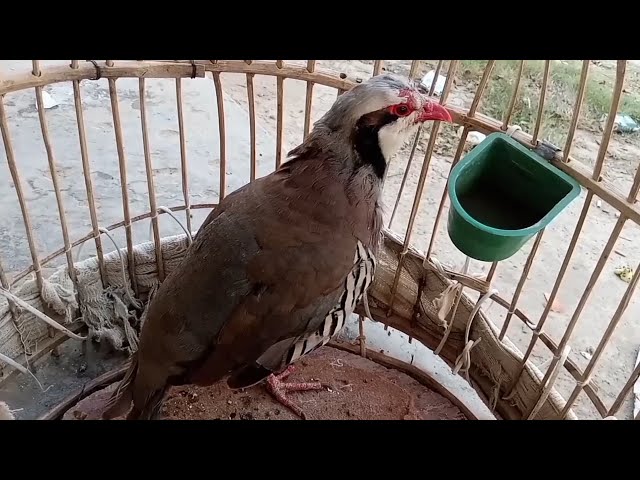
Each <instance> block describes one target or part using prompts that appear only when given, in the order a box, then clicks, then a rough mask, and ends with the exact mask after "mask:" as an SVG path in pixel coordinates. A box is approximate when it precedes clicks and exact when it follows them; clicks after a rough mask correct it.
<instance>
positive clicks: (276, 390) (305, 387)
mask: <svg viewBox="0 0 640 480" xmlns="http://www.w3.org/2000/svg"><path fill="white" fill-rule="evenodd" d="M293 370H294V367H293V365H289V366H288V367H287V369H286V370H285V371H284V372H282V373H280V374H278V375H273V374H271V375H269V377H268V378H267V390H268V391H269V393H270V394H271V395H273V396H274V397H275V398H276V400H278V402H280V403H281V404H282V405H284V406H285V407H287V408H288V409H290V410H291V411H292V412H293V413H295V414H296V415H298V416H299V417H300V418H302V419H303V420H306V416H305V414H304V412H303V411H302V409H301V408H300V407H298V406H297V405H296V404H295V403H293V402H292V401H291V400H289V399H288V398H287V396H286V393H287V392H306V391H309V390H322V389H324V388H327V386H326V385H323V384H322V383H320V382H304V383H286V382H283V380H284V379H285V378H287V377H288V376H289V375H291V373H292V372H293Z"/></svg>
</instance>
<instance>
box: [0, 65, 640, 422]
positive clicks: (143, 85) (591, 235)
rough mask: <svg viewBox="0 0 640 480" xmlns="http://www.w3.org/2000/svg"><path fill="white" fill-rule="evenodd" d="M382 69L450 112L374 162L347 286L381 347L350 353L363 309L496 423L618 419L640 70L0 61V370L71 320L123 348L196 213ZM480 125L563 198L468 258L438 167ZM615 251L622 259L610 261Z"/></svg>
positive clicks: (637, 182) (447, 167)
mask: <svg viewBox="0 0 640 480" xmlns="http://www.w3.org/2000/svg"><path fill="white" fill-rule="evenodd" d="M329 64H331V65H329ZM329 67H330V68H329ZM596 68H597V69H599V70H597V71H596V72H594V69H596ZM349 69H350V70H349ZM385 69H386V70H390V71H395V72H397V73H401V74H404V75H409V76H411V77H412V78H416V79H426V78H430V79H432V80H431V83H430V84H429V85H426V86H427V87H428V88H429V94H430V95H432V96H433V97H434V98H436V99H437V101H439V102H440V103H442V104H444V105H445V106H446V107H447V109H448V110H449V111H450V113H451V115H452V117H453V119H454V123H455V125H440V123H439V122H436V123H434V125H433V126H431V128H429V129H425V130H429V131H423V130H422V129H421V130H420V131H418V133H417V134H416V137H415V138H414V139H413V141H412V142H410V143H409V144H408V145H406V146H405V147H403V149H402V151H401V152H400V153H399V154H398V155H397V156H396V157H395V158H394V159H393V161H392V162H391V164H390V166H389V168H388V171H387V176H386V178H385V191H384V201H385V203H386V205H387V210H388V211H387V212H386V217H385V222H384V223H385V225H387V226H388V229H387V230H386V231H385V240H384V248H383V249H382V251H381V254H380V259H379V265H380V269H379V273H377V275H376V278H375V281H374V284H373V286H372V288H371V290H370V292H369V294H368V298H369V307H370V312H371V315H372V317H373V318H372V319H368V318H367V319H366V320H363V318H365V317H366V312H365V311H364V309H361V310H359V311H358V312H357V314H358V315H359V317H360V321H359V322H358V321H356V323H357V327H356V328H358V329H359V336H360V338H361V340H360V342H361V347H360V350H358V351H359V352H360V353H361V354H363V355H368V356H369V357H374V356H377V357H378V358H379V360H381V361H383V359H382V356H381V355H380V354H379V353H377V352H375V351H374V350H371V349H367V331H370V329H375V328H378V326H377V325H375V323H380V324H382V325H383V326H384V329H385V330H386V331H387V335H391V332H392V331H394V332H396V335H399V333H397V332H401V333H402V334H404V335H406V336H407V337H408V344H409V345H412V344H414V343H418V344H421V345H424V346H426V347H427V348H428V349H430V350H432V351H433V352H435V353H436V354H437V355H438V356H439V357H440V358H441V359H442V360H444V362H446V363H447V364H448V365H449V366H450V367H451V369H452V371H453V372H454V373H455V374H459V375H462V377H463V378H465V379H466V380H467V381H468V382H469V383H470V384H471V386H472V387H473V388H474V389H475V390H476V391H477V392H479V394H480V395H481V397H482V398H483V399H484V400H485V401H486V403H487V405H488V406H489V407H490V408H491V409H492V410H493V411H494V412H496V414H497V415H498V416H499V417H501V418H506V419H531V418H545V419H571V418H605V417H611V416H617V417H619V418H629V417H632V416H633V413H631V412H632V411H633V406H632V399H631V393H632V390H633V387H634V385H635V383H636V382H637V380H638V377H639V376H640V366H638V365H636V357H635V351H636V350H637V348H638V345H639V344H640V329H638V328H637V326H636V327H635V329H634V327H633V325H630V324H631V322H633V319H634V318H635V319H636V320H635V321H636V324H637V318H638V308H639V307H638V305H637V302H636V303H634V300H635V297H634V293H635V289H636V284H637V282H638V276H637V275H632V274H629V272H633V271H634V268H635V270H636V271H637V267H636V265H635V264H633V262H634V261H635V262H638V256H639V255H640V250H638V249H637V248H636V247H635V246H633V245H631V242H630V241H629V239H630V238H632V237H633V236H634V235H636V236H637V228H638V225H640V207H639V206H638V203H637V197H638V191H639V190H640V169H639V168H638V160H637V157H634V156H633V154H634V152H635V150H634V151H632V150H631V148H630V147H629V144H628V143H625V138H624V137H623V136H622V135H621V134H619V133H616V132H619V131H620V128H619V127H620V120H619V117H618V115H619V114H623V113H624V108H631V107H634V106H635V103H633V99H632V100H627V99H626V98H625V96H628V95H627V88H630V87H628V84H629V82H630V81H631V80H633V81H635V79H636V76H638V78H640V75H638V74H637V73H636V72H635V70H633V69H632V68H631V67H630V66H629V65H628V62H627V61H618V62H617V63H614V64H613V65H608V66H607V68H604V67H601V65H600V64H598V63H596V64H595V65H594V64H593V62H592V61H586V60H585V61H583V62H578V63H577V64H575V62H574V63H570V62H559V61H549V60H547V61H539V62H534V61H529V60H527V61H515V62H507V61H494V60H490V61H484V62H477V61H459V60H451V61H446V60H445V61H426V60H413V61H381V60H378V61H369V62H365V61H358V62H351V64H350V63H349V62H333V63H332V62H325V61H315V60H309V61H282V60H274V61H252V60H238V61H222V60H171V61H135V62H133V61H113V60H106V61H97V60H95V61H94V60H91V61H78V60H72V61H67V62H64V63H62V64H60V62H57V63H56V62H53V64H51V65H44V63H43V62H39V61H34V62H33V63H32V65H31V66H30V67H29V68H26V67H25V68H24V69H20V70H19V69H16V70H5V71H1V70H0V75H1V76H0V130H1V133H2V140H3V142H2V145H3V157H5V158H6V161H5V162H4V165H2V166H1V167H0V168H2V169H1V170H0V172H2V173H0V195H1V196H2V198H3V201H2V204H0V208H2V210H3V212H4V211H6V212H8V213H9V215H8V216H7V217H6V218H5V219H3V223H0V233H1V234H2V237H1V238H2V239H3V240H2V249H1V250H0V285H1V286H2V288H1V289H0V368H1V374H2V377H1V378H0V382H7V381H8V380H9V379H11V378H14V377H13V376H14V374H16V373H19V372H20V371H22V372H23V373H25V372H26V373H33V372H36V370H35V365H34V363H35V362H36V360H38V358H40V357H42V356H43V355H45V354H47V353H50V352H53V353H54V354H55V353H56V348H57V346H59V345H60V344H61V343H62V342H64V341H65V340H66V339H68V338H69V336H72V335H76V334H77V335H76V338H81V339H83V341H84V342H88V341H89V339H91V338H93V339H99V340H100V341H104V342H106V343H108V344H109V345H111V346H112V347H113V348H114V349H115V350H121V351H123V352H128V351H131V350H134V349H135V348H136V345H137V343H136V342H137V329H138V328H139V325H140V323H141V322H142V321H143V319H144V315H145V311H144V305H145V304H146V301H147V300H148V299H149V298H150V297H151V296H152V295H153V294H154V293H155V288H156V286H157V285H158V284H159V282H161V281H162V280H163V279H164V278H165V277H166V275H167V274H169V273H170V272H171V270H172V268H174V267H175V266H176V265H177V263H178V262H179V261H180V259H181V257H182V255H183V254H184V252H185V250H186V248H187V247H188V245H189V242H190V235H192V234H194V233H195V231H197V228H198V226H199V224H200V222H201V221H202V220H203V219H204V218H205V215H206V214H207V213H208V211H209V210H210V209H212V208H215V207H216V205H217V203H218V201H219V199H221V198H223V197H224V196H225V195H227V194H228V193H230V192H231V191H233V190H235V189H236V188H238V187H240V186H241V185H242V184H244V183H246V182H250V181H253V180H255V178H257V177H260V176H262V175H264V174H266V173H269V172H270V171H272V170H273V169H274V168H275V167H277V166H278V165H280V163H281V162H284V161H285V160H286V153H287V152H288V151H289V150H290V149H291V148H292V147H293V146H295V145H297V144H298V143H299V142H300V141H302V139H303V138H304V137H306V135H308V133H309V131H310V130H311V129H312V128H313V123H314V121H315V120H316V119H318V118H319V117H320V116H321V115H322V113H323V112H324V111H326V110H327V109H328V108H329V106H330V105H331V103H332V102H333V101H334V99H335V98H336V95H340V94H341V93H342V92H345V91H347V90H349V89H350V88H351V87H353V86H354V85H355V84H356V83H358V82H361V81H362V80H363V79H364V78H366V75H369V76H371V75H377V74H379V73H381V72H382V71H383V70H385ZM429 72H430V74H431V76H429V75H425V74H426V73H429ZM570 73H571V74H572V75H573V76H571V75H569V74H570ZM441 79H442V80H441ZM593 92H595V93H593ZM534 94H535V97H534V96H533V95H534ZM596 94H597V95H596ZM570 95H573V96H572V97H571V96H570ZM598 95H600V96H598ZM33 97H35V101H33ZM601 97H602V98H601ZM603 99H604V100H603ZM590 102H591V103H590ZM567 104H568V105H567ZM594 105H595V106H594ZM638 105H640V101H639V102H638ZM638 111H640V107H638ZM594 112H596V113H598V114H600V118H599V121H598V122H596V123H597V125H596V126H594V122H591V123H589V122H590V121H591V120H590V119H592V118H593V117H594V115H595V113H594ZM603 112H604V113H603ZM36 127H37V130H36ZM493 132H505V133H507V134H508V135H510V136H511V137H512V138H513V139H515V140H516V141H518V142H519V143H520V144H522V145H524V146H525V147H527V148H528V149H532V150H534V151H536V152H538V153H539V154H540V155H542V156H543V157H544V158H545V159H546V160H547V161H549V162H550V163H551V164H552V165H554V166H555V167H557V168H559V169H560V170H561V171H563V172H565V173H566V174H568V175H569V176H571V177H572V178H574V179H575V180H577V181H578V182H579V183H580V184H581V185H582V187H583V192H582V195H581V197H580V200H579V201H576V202H575V205H572V206H571V207H570V208H568V209H567V212H566V213H563V214H562V215H561V216H560V217H559V218H558V219H557V220H556V221H554V222H553V223H552V224H551V225H549V226H548V227H547V228H545V229H544V230H542V231H540V232H539V233H538V234H537V235H536V236H535V238H534V239H533V240H531V241H529V242H528V243H527V244H526V245H525V247H524V248H523V249H522V251H520V252H518V253H517V254H516V255H514V256H513V257H512V258H510V259H508V260H505V261H502V262H494V263H483V262H478V261H475V260H470V259H469V258H465V257H464V255H463V254H461V253H460V252H458V251H457V250H456V249H455V247H453V245H452V244H451V242H450V241H449V239H448V238H447V235H446V225H444V224H445V223H446V222H442V216H443V215H445V214H446V213H447V212H448V209H449V205H448V197H447V194H446V192H447V183H448V175H449V173H450V172H451V169H452V168H453V167H454V166H455V165H456V164H457V163H458V162H459V161H460V160H461V159H462V158H464V156H465V155H466V153H468V151H469V150H470V149H472V148H473V147H474V145H475V144H477V140H474V139H476V138H478V135H479V134H482V135H488V134H491V133H493ZM585 132H590V133H589V135H591V136H588V135H587V133H585ZM594 132H595V133H594ZM36 133H37V134H38V135H39V137H38V136H36ZM631 135H633V134H631ZM592 137H593V138H596V137H597V138H596V139H595V140H593V141H591V140H589V139H591V138H592ZM480 138H481V137H480ZM40 143H41V144H42V147H43V148H41V149H39V148H38V147H39V146H40V145H39V144H40ZM36 144H37V145H36ZM107 144H109V145H112V146H109V147H107V146H105V145H107ZM614 144H616V147H615V149H614V148H613V146H614ZM29 145H31V146H29ZM556 145H562V148H560V147H557V146H556ZM612 152H615V153H612ZM621 152H623V153H621ZM625 152H626V156H625V157H624V158H623V160H624V162H626V163H624V167H621V166H620V165H621V163H620V156H621V155H622V156H624V155H625ZM632 157H633V158H632ZM633 162H635V164H632V163H633ZM623 173H624V175H623ZM80 177H82V178H80ZM53 219H55V222H57V223H58V225H57V226H56V227H55V228H53V227H51V223H52V221H53ZM56 228H57V232H56ZM443 230H444V232H443ZM56 235H60V238H56ZM105 242H106V243H105ZM621 244H624V245H622V246H621ZM625 252H626V253H625ZM614 256H615V257H616V258H615V260H614V259H613V258H612V257H614ZM615 262H618V263H620V262H625V263H626V262H631V263H630V264H627V266H626V267H625V268H626V270H624V269H622V270H624V271H622V270H620V269H618V270H616V272H617V276H616V275H613V273H612V272H613V270H614V269H616V268H617V267H618V264H617V263H615ZM605 272H606V274H605ZM621 272H622V273H621ZM625 272H626V276H625ZM621 279H624V280H625V281H626V282H627V283H624V282H623V281H621ZM34 309H35V310H37V311H40V312H41V313H42V314H44V315H42V314H40V315H37V311H35V312H34ZM633 311H635V312H636V313H635V314H634V313H633ZM43 317H44V318H43ZM114 318H115V319H116V320H113V319H114ZM47 319H54V320H55V322H53V324H52V323H51V322H50V321H48V320H47ZM87 332H88V333H87ZM78 335H80V336H78ZM85 335H86V336H85ZM385 336H386V335H385ZM634 342H635V343H634ZM335 344H336V345H337V343H335ZM345 348H347V347H345ZM407 348H409V347H407ZM620 356H624V359H621V358H620ZM384 361H387V363H389V364H393V362H396V363H398V360H393V359H389V358H388V357H387V358H386V360H384ZM17 367H20V368H17ZM407 368H409V367H407ZM410 368H413V369H414V370H416V369H417V367H415V366H412V367H410ZM418 370H419V369H417V370H416V371H418ZM420 371H422V370H420ZM417 374H418V375H420V374H421V373H419V372H418V373H417ZM109 375H111V376H110V377H109V379H113V378H115V377H114V373H110V374H109ZM422 375H425V374H424V371H422ZM107 376H108V375H107ZM112 377H113V378H112ZM97 381H98V380H96V381H95V382H97ZM1 384H2V383H0V385H1ZM96 385H97V384H96ZM93 387H95V385H94V386H93ZM93 387H92V388H93ZM636 416H637V412H636Z"/></svg>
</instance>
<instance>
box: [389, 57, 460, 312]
mask: <svg viewBox="0 0 640 480" xmlns="http://www.w3.org/2000/svg"><path fill="white" fill-rule="evenodd" d="M457 66H458V60H450V61H449V69H448V71H447V81H446V82H445V85H444V90H443V92H442V96H441V97H440V104H441V105H444V103H445V102H446V100H447V97H448V96H449V92H450V90H451V87H452V85H453V80H454V78H455V73H456V68H457ZM434 78H435V79H437V77H434ZM439 128H440V122H439V121H435V122H433V127H432V128H431V135H430V137H429V144H428V145H427V151H426V153H425V156H424V161H423V162H422V169H421V171H420V177H419V179H418V186H417V188H416V194H415V196H414V198H413V206H412V208H411V213H410V215H409V222H408V224H407V233H406V235H405V239H404V244H403V247H402V251H401V252H400V256H399V258H398V266H397V268H396V273H395V276H394V279H393V285H392V287H391V301H390V303H389V308H388V310H389V312H391V310H392V309H393V304H394V303H395V299H396V293H397V289H398V281H399V280H400V273H401V272H402V267H403V265H404V259H405V257H406V255H407V252H408V247H409V243H410V242H411V233H412V231H413V224H414V223H415V220H416V217H417V215H418V209H419V208H420V201H421V200H422V193H423V190H424V185H425V182H426V178H427V172H428V170H429V164H430V163H431V157H432V155H433V149H434V148H435V143H436V139H437V137H438V130H439Z"/></svg>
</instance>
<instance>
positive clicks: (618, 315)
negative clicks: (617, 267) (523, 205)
mask: <svg viewBox="0 0 640 480" xmlns="http://www.w3.org/2000/svg"><path fill="white" fill-rule="evenodd" d="M638 271H640V265H638V268H636V272H638ZM638 279H640V275H634V276H633V279H632V280H631V282H630V283H629V286H628V287H627V290H626V291H625V292H624V295H623V297H622V299H621V300H620V302H619V303H618V308H617V309H616V312H615V313H614V314H613V318H612V319H611V321H610V322H609V325H608V326H607V330H606V331H605V333H604V335H603V336H602V338H601V339H600V343H598V346H597V347H596V350H595V352H593V356H592V357H591V360H589V363H588V364H587V367H586V368H585V370H584V372H583V374H582V376H581V377H580V380H579V381H578V383H577V384H576V386H575V388H574V389H573V392H571V395H570V396H569V399H568V400H567V403H566V405H565V407H564V409H563V410H562V414H561V416H562V417H564V416H565V415H566V414H567V413H568V412H569V409H570V408H571V406H572V405H573V404H574V402H575V401H576V399H577V398H578V395H580V393H581V392H582V390H583V389H584V387H585V386H586V385H587V384H588V383H589V382H590V381H591V374H592V373H593V370H594V369H595V366H596V363H597V362H598V360H599V359H600V356H601V355H602V352H603V351H604V349H605V347H606V346H607V344H608V343H609V340H611V337H612V336H613V332H614V331H615V329H616V327H617V326H618V323H620V320H621V319H622V316H623V315H624V313H625V312H626V310H627V307H628V306H629V302H630V301H631V297H632V295H633V293H634V292H635V290H636V287H637V286H638Z"/></svg>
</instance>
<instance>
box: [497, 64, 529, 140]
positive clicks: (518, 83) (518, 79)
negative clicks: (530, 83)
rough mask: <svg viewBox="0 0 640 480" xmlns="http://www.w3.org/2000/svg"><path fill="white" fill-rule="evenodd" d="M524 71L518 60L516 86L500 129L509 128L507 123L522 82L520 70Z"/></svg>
mask: <svg viewBox="0 0 640 480" xmlns="http://www.w3.org/2000/svg"><path fill="white" fill-rule="evenodd" d="M523 69H524V60H520V62H519V64H518V76H517V78H516V84H515V85H514V87H513V94H512V95H511V99H510V100H509V107H508V108H507V111H506V112H505V116H504V120H503V121H502V129H503V130H506V129H507V127H508V126H509V122H510V121H511V116H512V115H513V110H514V108H515V106H516V100H517V98H518V92H519V90H520V82H521V81H522V70H523Z"/></svg>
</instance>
